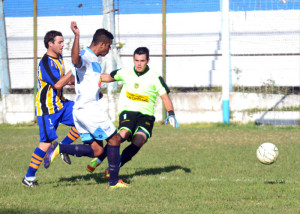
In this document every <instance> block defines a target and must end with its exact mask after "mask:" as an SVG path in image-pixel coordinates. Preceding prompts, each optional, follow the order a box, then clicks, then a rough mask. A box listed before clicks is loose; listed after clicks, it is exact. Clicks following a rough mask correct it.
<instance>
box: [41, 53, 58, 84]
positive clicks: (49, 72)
mask: <svg viewBox="0 0 300 214" xmlns="http://www.w3.org/2000/svg"><path fill="white" fill-rule="evenodd" d="M40 69H41V73H42V80H43V81H45V82H47V83H48V84H50V85H52V86H54V85H55V83H57V82H58V80H59V79H60V72H59V68H58V67H57V65H56V64H55V62H54V61H53V60H52V59H50V58H49V57H47V56H44V57H43V59H42V61H41V63H40Z"/></svg>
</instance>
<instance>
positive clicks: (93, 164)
mask: <svg viewBox="0 0 300 214" xmlns="http://www.w3.org/2000/svg"><path fill="white" fill-rule="evenodd" d="M97 160H98V158H94V159H93V160H92V161H91V162H90V163H89V165H87V167H86V170H87V171H88V172H90V173H93V172H94V171H95V169H96V168H97V166H99V165H100V164H101V163H99V162H98V161H97Z"/></svg>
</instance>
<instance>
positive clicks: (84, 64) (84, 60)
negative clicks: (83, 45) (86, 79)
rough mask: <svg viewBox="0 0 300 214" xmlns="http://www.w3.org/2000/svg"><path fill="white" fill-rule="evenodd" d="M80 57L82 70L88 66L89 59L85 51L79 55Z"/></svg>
mask: <svg viewBox="0 0 300 214" xmlns="http://www.w3.org/2000/svg"><path fill="white" fill-rule="evenodd" d="M79 57H80V58H81V66H80V68H83V67H85V66H86V64H87V62H88V59H87V58H86V56H85V50H81V51H80V53H79Z"/></svg>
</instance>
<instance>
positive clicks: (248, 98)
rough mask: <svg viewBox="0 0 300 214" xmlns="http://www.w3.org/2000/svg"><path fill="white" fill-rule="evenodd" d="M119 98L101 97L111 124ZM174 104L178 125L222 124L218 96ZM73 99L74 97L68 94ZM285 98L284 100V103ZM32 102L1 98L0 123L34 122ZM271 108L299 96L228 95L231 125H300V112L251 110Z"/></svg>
mask: <svg viewBox="0 0 300 214" xmlns="http://www.w3.org/2000/svg"><path fill="white" fill-rule="evenodd" d="M118 96H119V94H115V95H112V96H108V95H106V94H105V95H104V97H103V98H102V103H103V107H104V108H106V109H107V111H108V113H109V115H110V117H111V119H112V120H117V118H118V117H117V102H118ZM170 96H171V99H172V101H173V104H174V108H175V114H176V118H177V120H178V122H179V124H186V123H197V122H222V121H223V118H222V95H221V93H196V92H195V93H173V94H171V95H170ZM66 97H67V98H68V99H71V100H72V99H73V98H74V95H73V94H67V95H66ZM283 98H284V99H283ZM33 102H34V99H33V95H32V94H11V95H6V96H4V97H2V100H1V101H0V123H3V122H7V123H11V124H16V123H22V122H30V121H33V120H34V106H33V105H34V103H33ZM274 106H277V107H278V108H284V107H298V108H299V107H300V95H289V96H286V97H283V95H270V94H266V95H264V94H254V93H231V94H230V109H231V122H241V123H247V122H254V121H255V120H258V119H263V120H268V121H273V122H275V123H276V121H279V122H280V121H281V122H282V121H285V122H288V123H289V124H290V125H291V124H292V125H297V124H298V123H299V122H300V111H271V112H266V111H259V112H258V111H256V112H252V111H250V110H251V109H270V108H272V107H274ZM155 117H156V120H157V121H162V103H161V99H160V98H157V102H156V108H155Z"/></svg>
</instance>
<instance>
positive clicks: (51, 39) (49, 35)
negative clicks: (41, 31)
mask: <svg viewBox="0 0 300 214" xmlns="http://www.w3.org/2000/svg"><path fill="white" fill-rule="evenodd" d="M56 36H63V35H62V33H61V32H59V31H56V30H51V31H49V32H47V33H46V35H45V37H44V44H45V47H46V48H47V49H48V48H49V44H48V42H52V43H54V38H55V37H56Z"/></svg>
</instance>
